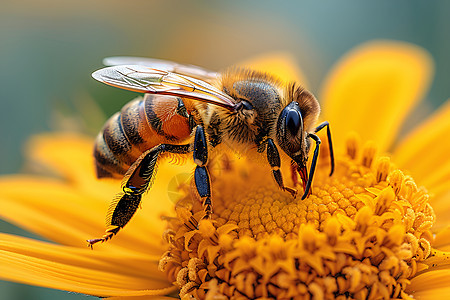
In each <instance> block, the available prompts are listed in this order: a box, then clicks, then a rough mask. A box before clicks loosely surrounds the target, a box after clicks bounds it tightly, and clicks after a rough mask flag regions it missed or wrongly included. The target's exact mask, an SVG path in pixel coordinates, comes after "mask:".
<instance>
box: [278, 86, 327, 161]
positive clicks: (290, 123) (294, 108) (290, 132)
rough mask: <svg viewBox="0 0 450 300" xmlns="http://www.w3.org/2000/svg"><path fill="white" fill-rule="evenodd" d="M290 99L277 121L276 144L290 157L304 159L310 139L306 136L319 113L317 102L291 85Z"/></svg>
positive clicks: (301, 89) (307, 93)
mask: <svg viewBox="0 0 450 300" xmlns="http://www.w3.org/2000/svg"><path fill="white" fill-rule="evenodd" d="M288 95H289V98H290V99H292V101H291V102H289V103H288V104H287V105H286V106H285V107H284V108H283V110H282V111H281V113H280V114H279V117H278V121H277V127H276V137H277V140H278V144H279V145H280V147H281V148H282V149H283V151H284V152H286V154H288V155H289V156H290V157H292V158H294V157H302V158H303V160H306V158H307V154H308V152H309V146H310V140H309V139H307V138H306V136H307V134H308V132H310V131H311V130H313V128H314V125H315V123H316V121H317V117H318V115H319V109H320V108H319V104H318V103H317V100H316V99H315V98H314V96H313V95H312V94H311V93H310V92H308V91H306V90H305V89H303V88H302V87H295V86H292V87H291V88H290V91H289V92H288Z"/></svg>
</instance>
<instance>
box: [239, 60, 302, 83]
mask: <svg viewBox="0 0 450 300" xmlns="http://www.w3.org/2000/svg"><path fill="white" fill-rule="evenodd" d="M237 65H239V66H243V67H248V68H251V69H252V70H256V71H261V72H267V73H270V74H273V75H276V76H277V77H279V78H280V79H282V80H283V81H286V82H290V81H295V82H297V83H299V84H301V85H302V86H304V87H308V82H307V80H306V77H305V76H304V75H303V73H302V72H301V71H300V69H299V68H298V62H297V61H296V60H295V58H294V57H293V56H292V55H290V54H288V53H285V52H278V53H268V54H261V55H259V56H254V57H253V58H252V59H249V60H245V61H243V62H241V63H238V64H237Z"/></svg>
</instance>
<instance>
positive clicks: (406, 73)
mask: <svg viewBox="0 0 450 300" xmlns="http://www.w3.org/2000/svg"><path fill="white" fill-rule="evenodd" d="M432 69H433V68H432V61H431V58H430V56H429V55H428V53H426V52H425V51H424V50H423V49H421V48H419V47H417V46H413V45H410V44H407V43H402V42H393V41H377V42H370V43H367V44H365V45H362V46H360V47H358V48H356V49H355V50H353V51H351V52H350V53H348V54H347V55H346V56H345V57H344V58H343V59H342V60H341V61H340V62H339V63H338V64H337V65H336V66H335V67H334V68H333V69H332V71H331V72H330V74H329V76H328V77H327V79H326V80H325V83H324V86H323V90H322V92H321V93H320V95H321V97H320V98H319V101H320V102H321V103H322V109H323V118H324V119H326V120H328V121H329V122H330V124H331V131H332V133H333V143H335V144H336V146H337V149H338V150H341V149H344V148H343V145H344V141H345V138H346V135H347V133H348V132H350V131H356V132H358V133H359V134H360V136H361V137H362V138H363V140H365V141H367V140H373V141H375V142H376V144H377V146H378V147H379V149H380V150H381V151H382V152H384V151H386V150H387V149H388V148H389V146H390V145H391V144H392V142H393V141H394V139H395V137H396V135H397V133H398V131H399V129H400V126H401V124H402V122H403V120H404V119H405V117H406V116H407V115H408V113H409V112H410V111H411V109H412V108H413V107H414V106H415V104H416V103H417V101H418V100H419V99H421V98H422V97H423V95H424V93H425V92H426V90H427V88H428V86H429V81H430V78H431V75H432Z"/></svg>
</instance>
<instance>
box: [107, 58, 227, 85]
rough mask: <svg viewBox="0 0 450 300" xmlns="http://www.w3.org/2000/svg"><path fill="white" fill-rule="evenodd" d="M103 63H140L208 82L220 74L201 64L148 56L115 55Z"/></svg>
mask: <svg viewBox="0 0 450 300" xmlns="http://www.w3.org/2000/svg"><path fill="white" fill-rule="evenodd" d="M103 64H104V65H105V66H120V65H140V66H145V67H149V68H152V69H157V70H164V71H167V72H171V73H177V74H181V75H186V76H189V77H193V78H197V79H201V80H204V81H207V82H211V81H213V80H216V79H217V78H218V77H219V76H220V74H219V73H217V72H213V71H210V70H207V69H204V68H202V67H199V66H195V65H187V64H186V65H185V64H179V63H176V62H173V61H169V60H164V59H156V58H147V57H135V56H113V57H107V58H105V59H103Z"/></svg>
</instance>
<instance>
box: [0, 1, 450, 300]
mask: <svg viewBox="0 0 450 300" xmlns="http://www.w3.org/2000/svg"><path fill="white" fill-rule="evenodd" d="M449 13H450V2H448V1H445V0H442V1H426V2H425V1H406V0H400V1H371V2H369V1H357V0H354V1H320V2H319V1H312V0H311V1H189V2H188V1H168V0H165V1H150V0H130V1H126V2H125V1H118V0H108V1H106V0H99V1H86V0H78V1H57V0H44V1H31V0H24V1H16V2H13V1H2V3H1V8H0V101H1V102H0V103H1V108H0V137H1V144H0V174H10V173H15V172H20V171H21V170H23V169H22V165H23V151H22V149H23V146H24V143H25V142H26V140H27V138H28V137H29V136H31V135H33V134H37V133H41V132H45V131H50V130H55V129H62V128H66V129H74V130H82V131H84V132H87V133H90V134H92V135H93V134H94V133H95V132H97V131H98V130H99V129H100V128H101V126H102V124H103V121H104V120H105V118H106V117H107V116H109V115H111V114H113V113H114V112H116V111H118V110H119V109H120V108H121V107H122V106H123V104H124V103H126V102H128V101H129V100H131V99H132V98H133V97H134V95H133V93H131V92H126V91H120V90H118V89H114V88H109V87H106V86H104V85H102V84H100V83H97V82H95V81H94V80H93V79H91V77H90V74H91V72H92V71H94V70H95V69H98V68H100V67H101V66H102V65H101V62H102V58H104V57H107V56H113V55H131V56H146V57H155V58H164V59H169V60H174V61H178V62H183V63H192V64H196V65H200V66H204V67H207V68H210V69H212V70H215V69H220V68H223V67H225V66H228V65H231V64H233V63H234V62H237V61H241V60H243V59H247V58H250V57H252V56H253V55H256V54H261V53H266V52H270V51H285V52H288V53H290V54H292V55H293V56H294V57H295V58H296V59H297V60H298V63H299V65H300V66H301V68H302V70H303V71H304V72H305V74H306V75H307V77H308V80H309V83H310V89H311V90H312V92H313V93H317V91H318V90H319V88H320V84H321V81H322V80H323V78H324V76H325V75H326V73H327V70H328V69H329V68H330V67H331V66H332V65H333V63H335V62H336V61H337V59H338V58H339V57H341V56H342V55H343V54H345V53H346V52H347V51H348V50H350V49H351V48H353V47H354V46H356V45H358V44H361V43H363V42H365V41H368V40H372V39H393V40H401V41H407V42H411V43H414V44H417V45H419V46H421V47H423V48H425V49H426V50H428V51H429V52H430V53H431V55H432V56H433V59H434V61H435V64H436V67H435V71H436V73H435V79H434V81H433V85H432V87H431V90H430V92H429V93H428V95H427V97H426V99H424V100H425V101H426V102H425V104H422V106H421V109H417V110H416V112H415V114H414V115H415V119H411V120H410V124H411V123H413V122H417V121H418V120H420V119H422V118H424V117H425V116H426V115H427V114H429V113H430V111H432V110H434V109H435V108H436V107H438V106H439V105H440V104H441V103H443V102H444V101H445V100H447V98H448V96H449V95H450V85H449V84H448V78H450V56H449V53H450V39H449V32H450V18H449V17H448V16H449ZM319 101H320V99H319ZM0 231H2V232H11V233H19V234H26V233H24V232H22V231H20V230H18V229H17V228H14V227H13V226H11V225H8V224H6V223H4V222H3V223H0ZM0 272H1V270H0ZM62 298H63V299H88V298H91V297H88V296H83V295H76V294H72V293H67V292H61V291H54V290H47V289H43V288H37V287H28V286H23V285H19V284H14V283H6V282H0V299H62Z"/></svg>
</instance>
